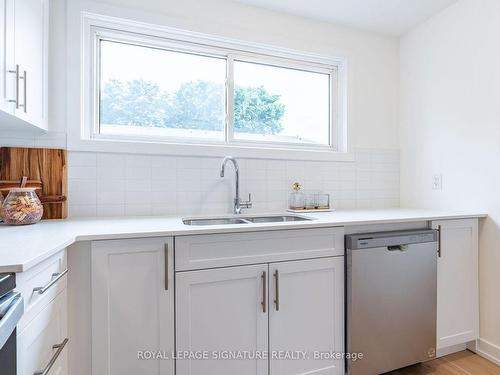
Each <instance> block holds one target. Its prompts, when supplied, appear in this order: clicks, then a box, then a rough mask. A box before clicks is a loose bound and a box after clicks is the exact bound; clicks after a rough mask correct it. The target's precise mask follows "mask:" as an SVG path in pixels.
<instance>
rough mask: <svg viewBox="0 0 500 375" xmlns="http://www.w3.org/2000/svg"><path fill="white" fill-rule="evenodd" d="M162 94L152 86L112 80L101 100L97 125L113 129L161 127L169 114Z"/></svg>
mask: <svg viewBox="0 0 500 375" xmlns="http://www.w3.org/2000/svg"><path fill="white" fill-rule="evenodd" d="M168 103H169V101H168V96H167V94H166V93H164V92H162V91H161V89H160V87H159V86H158V85H156V84H154V83H152V82H147V81H143V80H133V81H120V80H112V81H110V82H108V83H107V84H106V86H105V87H104V91H103V93H102V97H101V108H100V116H101V122H102V123H104V124H113V125H133V126H158V127H163V126H164V125H163V123H164V119H165V116H166V114H167V113H168V112H169V111H170V110H169V104H168Z"/></svg>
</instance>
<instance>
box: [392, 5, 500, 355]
mask: <svg viewBox="0 0 500 375" xmlns="http://www.w3.org/2000/svg"><path fill="white" fill-rule="evenodd" d="M499 20H500V2H499V1H498V0H461V1H459V2H458V3H456V4H455V5H453V6H451V7H450V8H448V9H447V10H445V11H443V12H442V13H440V14H438V15H437V16H435V17H433V18H432V19H430V20H429V21H428V22H426V23H424V24H423V25H421V26H419V27H418V28H417V29H415V30H414V31H412V32H410V33H409V34H407V35H406V36H404V37H403V38H402V40H401V46H400V48H401V67H400V69H401V90H400V91H401V98H400V103H401V109H400V121H401V129H400V139H401V204H402V205H403V206H418V207H432V208H446V209H474V210H476V211H485V212H488V214H489V215H490V216H489V219H488V220H486V222H484V223H483V224H482V225H481V233H480V317H481V319H480V336H481V339H482V341H481V345H482V350H484V351H487V352H488V353H490V355H494V356H495V357H496V358H497V360H500V298H499V286H500V272H499V269H500V251H499V245H498V244H499V243H500V228H499V222H500V199H499V192H500V173H499V168H498V165H499V162H500V69H499V67H500V43H499V35H500V22H499ZM435 173H442V175H443V189H442V190H441V191H439V190H432V189H431V176H432V174H435Z"/></svg>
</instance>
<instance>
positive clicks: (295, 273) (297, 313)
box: [269, 257, 344, 375]
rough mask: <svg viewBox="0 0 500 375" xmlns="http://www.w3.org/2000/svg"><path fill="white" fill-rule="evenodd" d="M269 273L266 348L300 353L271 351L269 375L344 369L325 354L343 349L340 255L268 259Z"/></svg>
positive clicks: (322, 374)
mask: <svg viewBox="0 0 500 375" xmlns="http://www.w3.org/2000/svg"><path fill="white" fill-rule="evenodd" d="M269 272H270V277H271V278H270V281H269V289H270V293H269V298H270V305H269V348H270V351H271V353H273V352H274V353H280V352H287V351H288V352H290V351H291V352H292V353H301V354H300V355H299V356H298V357H296V358H295V359H294V360H283V359H280V358H277V357H276V356H275V357H273V356H271V358H270V369H271V371H270V372H271V375H299V374H311V375H313V374H314V375H341V374H344V361H343V360H333V359H331V357H328V354H332V353H342V352H343V350H344V302H343V301H344V258H343V257H335V258H323V259H312V260H302V261H292V262H283V263H273V264H270V265H269ZM320 355H321V356H323V357H321V358H320ZM303 356H304V357H303Z"/></svg>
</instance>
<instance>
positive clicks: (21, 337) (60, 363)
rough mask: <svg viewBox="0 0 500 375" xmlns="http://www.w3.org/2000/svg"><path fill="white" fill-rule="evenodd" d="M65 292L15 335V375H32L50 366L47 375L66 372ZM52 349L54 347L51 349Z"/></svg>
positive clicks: (64, 373) (62, 374)
mask: <svg viewBox="0 0 500 375" xmlns="http://www.w3.org/2000/svg"><path fill="white" fill-rule="evenodd" d="M66 299H67V296H66V290H63V291H62V292H61V293H59V294H58V295H57V297H56V298H55V299H54V300H52V301H50V303H49V304H47V305H46V306H45V307H44V308H43V309H42V310H41V311H40V313H39V314H38V315H37V316H36V317H35V318H34V319H33V320H32V321H31V322H30V323H29V324H28V325H27V326H26V327H25V328H24V330H22V331H19V333H18V335H17V374H18V375H33V374H35V373H37V372H38V371H43V370H44V369H46V368H47V367H48V366H49V364H50V363H51V362H53V364H52V366H51V368H50V371H49V374H54V375H56V374H59V375H66V374H67V373H68V372H67V353H68V346H67V341H66V340H65V339H66V338H67V331H68V330H67V315H66ZM54 346H55V347H54Z"/></svg>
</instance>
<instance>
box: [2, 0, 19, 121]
mask: <svg viewBox="0 0 500 375" xmlns="http://www.w3.org/2000/svg"><path fill="white" fill-rule="evenodd" d="M0 28H1V30H2V34H1V36H0V110H1V111H3V112H6V113H9V114H11V115H13V114H14V112H15V108H16V104H15V103H14V100H16V94H15V82H16V76H15V62H14V0H0Z"/></svg>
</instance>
